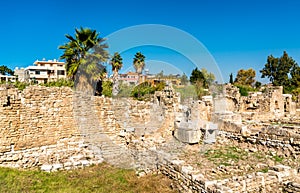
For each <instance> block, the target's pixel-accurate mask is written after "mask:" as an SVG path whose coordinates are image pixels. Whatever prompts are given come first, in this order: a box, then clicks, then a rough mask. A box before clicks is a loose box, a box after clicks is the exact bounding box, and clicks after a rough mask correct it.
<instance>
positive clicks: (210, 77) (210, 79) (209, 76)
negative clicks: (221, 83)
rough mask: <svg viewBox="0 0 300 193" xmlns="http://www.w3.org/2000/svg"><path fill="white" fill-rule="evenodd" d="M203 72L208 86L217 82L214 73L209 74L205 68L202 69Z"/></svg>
mask: <svg viewBox="0 0 300 193" xmlns="http://www.w3.org/2000/svg"><path fill="white" fill-rule="evenodd" d="M201 72H202V74H203V76H204V79H205V80H206V82H207V84H208V85H211V84H212V83H213V82H214V81H215V79H216V78H215V75H214V74H213V73H211V72H208V71H207V70H206V69H205V68H201Z"/></svg>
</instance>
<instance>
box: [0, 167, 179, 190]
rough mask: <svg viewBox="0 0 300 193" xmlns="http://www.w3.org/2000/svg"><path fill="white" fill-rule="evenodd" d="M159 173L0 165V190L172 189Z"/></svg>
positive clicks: (93, 168) (106, 168) (111, 168)
mask: <svg viewBox="0 0 300 193" xmlns="http://www.w3.org/2000/svg"><path fill="white" fill-rule="evenodd" d="M171 183H172V182H171V180H169V179H168V178H167V177H165V176H162V175H147V176H145V177H141V178H138V177H137V176H136V175H135V172H134V171H133V170H124V169H117V168H114V167H112V166H109V165H107V164H101V165H98V166H91V167H87V168H84V169H77V170H71V171H59V172H52V173H46V172H42V171H38V170H35V171H20V170H15V169H9V168H0V192H72V193H77V192H78V193H79V192H103V193H107V192H110V193H118V192H120V193H121V192H122V193H125V192H128V193H130V192H132V193H133V192H134V193H144V192H145V193H146V192H153V193H154V192H155V193H156V192H166V193H171V192H175V191H174V190H172V189H171V188H170V186H171Z"/></svg>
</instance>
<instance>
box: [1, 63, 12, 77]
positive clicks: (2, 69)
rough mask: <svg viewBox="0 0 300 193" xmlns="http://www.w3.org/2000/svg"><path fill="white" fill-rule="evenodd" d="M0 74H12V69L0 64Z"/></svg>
mask: <svg viewBox="0 0 300 193" xmlns="http://www.w3.org/2000/svg"><path fill="white" fill-rule="evenodd" d="M0 74H2V75H14V71H12V70H11V69H10V68H8V67H7V66H5V65H2V66H0Z"/></svg>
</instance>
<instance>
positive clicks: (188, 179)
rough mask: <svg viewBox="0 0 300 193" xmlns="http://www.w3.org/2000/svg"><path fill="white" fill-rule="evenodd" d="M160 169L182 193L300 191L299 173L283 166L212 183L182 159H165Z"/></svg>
mask: <svg viewBox="0 0 300 193" xmlns="http://www.w3.org/2000/svg"><path fill="white" fill-rule="evenodd" d="M159 169H160V171H161V172H162V173H163V174H165V175H167V176H169V177H170V178H171V179H173V180H174V181H175V186H176V187H177V188H178V189H179V190H180V192H203V193H215V192H222V193H232V192H249V193H256V192H283V187H285V186H286V184H288V186H286V187H287V188H286V189H288V188H289V189H288V190H291V192H292V191H294V190H296V188H298V187H297V185H298V184H296V183H294V182H292V181H294V180H295V178H297V176H298V173H297V171H296V170H295V169H292V168H290V167H288V166H283V165H276V166H274V167H272V168H269V170H268V172H266V173H262V172H257V173H253V174H248V175H245V176H234V177H232V178H227V179H220V180H213V181H210V180H206V179H204V176H203V175H202V174H201V173H198V172H197V170H195V169H194V168H193V167H191V166H189V165H186V164H185V162H184V161H182V160H168V159H164V160H163V161H162V162H161V163H160V164H159Z"/></svg>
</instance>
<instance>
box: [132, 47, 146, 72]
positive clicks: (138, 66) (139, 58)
mask: <svg viewBox="0 0 300 193" xmlns="http://www.w3.org/2000/svg"><path fill="white" fill-rule="evenodd" d="M133 67H134V69H135V71H136V72H137V73H138V74H141V73H142V72H143V70H144V68H145V56H144V55H143V54H142V53H141V52H137V53H136V54H135V55H134V58H133Z"/></svg>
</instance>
